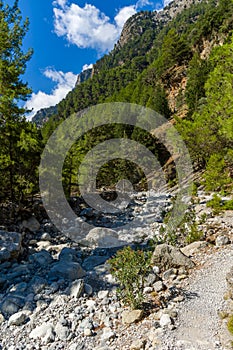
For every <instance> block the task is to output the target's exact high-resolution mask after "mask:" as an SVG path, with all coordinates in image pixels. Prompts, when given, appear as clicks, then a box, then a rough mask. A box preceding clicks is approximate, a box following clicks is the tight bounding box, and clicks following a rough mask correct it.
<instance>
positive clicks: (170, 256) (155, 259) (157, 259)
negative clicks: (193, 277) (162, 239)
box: [152, 243, 194, 271]
mask: <svg viewBox="0 0 233 350" xmlns="http://www.w3.org/2000/svg"><path fill="white" fill-rule="evenodd" d="M152 263H153V264H154V265H158V266H159V267H160V269H161V270H162V271H165V270H168V269H170V268H172V267H175V268H178V267H181V266H184V267H187V268H192V267H194V263H193V261H192V260H191V259H190V258H188V257H187V256H186V255H184V254H183V253H182V252H181V250H180V249H179V248H176V247H173V246H171V245H168V244H166V243H164V244H159V245H157V246H156V248H155V250H154V252H153V256H152Z"/></svg>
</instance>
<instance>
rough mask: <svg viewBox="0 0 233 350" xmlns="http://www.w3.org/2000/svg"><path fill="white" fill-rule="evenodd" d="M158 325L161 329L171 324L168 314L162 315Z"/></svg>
mask: <svg viewBox="0 0 233 350" xmlns="http://www.w3.org/2000/svg"><path fill="white" fill-rule="evenodd" d="M159 323H160V326H161V327H167V326H169V325H171V324H172V320H171V317H170V316H169V315H168V314H162V316H161V318H160V321H159Z"/></svg>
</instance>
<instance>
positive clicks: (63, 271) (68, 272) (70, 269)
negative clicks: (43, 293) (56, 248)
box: [49, 261, 86, 281]
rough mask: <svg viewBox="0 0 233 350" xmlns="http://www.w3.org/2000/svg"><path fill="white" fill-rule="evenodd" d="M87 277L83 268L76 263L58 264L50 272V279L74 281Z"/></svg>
mask: <svg viewBox="0 0 233 350" xmlns="http://www.w3.org/2000/svg"><path fill="white" fill-rule="evenodd" d="M85 275H86V272H85V271H84V270H83V268H82V267H81V266H80V265H79V263H76V262H67V263H66V262H63V261H61V262H57V263H56V264H55V265H54V266H53V267H52V268H51V270H50V272H49V278H50V279H60V278H64V279H65V280H68V281H74V280H76V279H79V278H82V277H84V276H85Z"/></svg>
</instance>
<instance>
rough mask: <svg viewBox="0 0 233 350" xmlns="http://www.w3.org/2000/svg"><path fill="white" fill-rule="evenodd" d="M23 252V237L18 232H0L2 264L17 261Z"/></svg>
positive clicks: (0, 258) (0, 259) (0, 261)
mask: <svg viewBox="0 0 233 350" xmlns="http://www.w3.org/2000/svg"><path fill="white" fill-rule="evenodd" d="M21 252H22V236H21V234H20V233H18V232H6V231H0V263H2V262H3V261H6V260H11V259H17V258H18V256H19V254H20V253H21Z"/></svg>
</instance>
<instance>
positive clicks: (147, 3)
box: [135, 0, 153, 9]
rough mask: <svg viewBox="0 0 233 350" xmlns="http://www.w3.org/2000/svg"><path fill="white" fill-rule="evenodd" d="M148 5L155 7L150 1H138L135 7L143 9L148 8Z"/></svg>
mask: <svg viewBox="0 0 233 350" xmlns="http://www.w3.org/2000/svg"><path fill="white" fill-rule="evenodd" d="M148 5H153V2H151V1H149V0H138V2H137V3H136V5H135V7H136V9H141V8H143V7H145V6H148Z"/></svg>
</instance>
